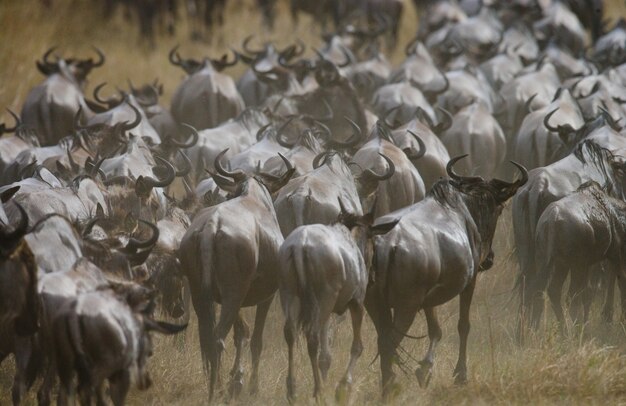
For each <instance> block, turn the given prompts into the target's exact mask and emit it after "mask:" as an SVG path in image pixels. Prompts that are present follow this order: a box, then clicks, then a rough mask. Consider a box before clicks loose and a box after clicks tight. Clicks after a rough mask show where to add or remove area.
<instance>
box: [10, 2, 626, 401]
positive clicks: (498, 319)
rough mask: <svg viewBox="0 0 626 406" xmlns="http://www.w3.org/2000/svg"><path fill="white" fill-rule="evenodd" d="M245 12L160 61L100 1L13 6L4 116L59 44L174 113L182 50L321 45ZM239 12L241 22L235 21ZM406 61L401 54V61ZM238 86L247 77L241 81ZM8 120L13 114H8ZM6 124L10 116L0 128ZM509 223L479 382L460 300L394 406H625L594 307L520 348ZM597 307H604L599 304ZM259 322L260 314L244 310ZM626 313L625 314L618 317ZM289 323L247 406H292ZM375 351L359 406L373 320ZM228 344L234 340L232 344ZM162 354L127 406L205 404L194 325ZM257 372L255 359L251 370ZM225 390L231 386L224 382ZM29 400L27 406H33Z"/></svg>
mask: <svg viewBox="0 0 626 406" xmlns="http://www.w3.org/2000/svg"><path fill="white" fill-rule="evenodd" d="M249 3H251V2H250V1H247V2H241V3H240V4H244V7H239V6H238V7H237V10H234V9H233V8H234V7H235V6H231V7H230V9H229V10H228V15H229V16H230V17H229V18H228V20H227V21H229V22H231V23H229V24H228V26H227V27H226V28H225V29H224V31H223V32H222V34H221V39H220V38H215V39H214V41H213V42H212V44H197V43H190V42H189V41H188V40H187V30H186V28H185V27H181V28H180V29H179V30H178V33H177V36H176V38H168V37H161V38H160V39H159V40H158V44H157V47H156V49H154V50H151V49H149V48H148V47H146V46H145V45H142V44H140V43H139V41H138V36H137V32H136V30H134V29H129V28H128V27H127V26H126V24H125V22H124V20H123V18H122V17H121V16H116V18H115V19H114V20H113V21H112V22H110V23H107V24H99V23H97V21H98V20H99V19H100V18H101V17H100V16H99V12H98V10H97V9H94V2H92V1H87V0H54V9H53V10H52V11H49V10H44V9H42V7H41V6H40V4H39V1H38V0H22V1H20V0H4V1H1V2H0V38H1V40H0V107H10V108H12V109H15V110H16V111H19V108H20V106H21V104H22V103H23V101H24V98H25V96H26V94H27V92H28V90H29V89H30V88H31V87H32V86H34V85H36V84H37V83H38V82H40V81H41V80H42V76H41V75H40V74H39V73H38V72H37V70H36V68H35V64H34V61H35V59H36V58H39V57H40V56H41V55H42V54H43V52H44V51H45V50H46V49H47V48H48V47H49V46H51V45H55V44H56V45H59V46H60V47H61V50H62V52H63V53H64V54H65V55H71V54H72V53H74V52H76V53H77V54H79V55H86V54H89V53H90V52H91V51H90V49H89V46H90V45H92V44H93V45H96V46H99V47H101V48H102V49H103V50H104V51H105V52H106V54H107V63H106V65H105V67H103V68H101V69H97V70H95V71H94V73H93V75H92V76H91V78H90V79H91V84H90V86H89V91H90V89H92V88H93V87H94V85H95V84H97V83H100V82H101V81H108V82H109V83H110V84H111V89H110V90H112V88H113V86H115V85H117V86H125V83H126V79H127V78H129V79H131V80H133V81H134V82H135V83H143V82H146V81H151V80H153V79H154V78H155V77H159V79H160V80H161V81H162V82H163V83H164V85H165V92H166V94H165V100H166V105H167V103H168V100H169V98H170V97H171V94H172V92H173V90H174V89H175V86H176V85H177V84H178V83H179V82H180V80H181V78H182V77H183V72H182V70H180V69H177V68H175V67H173V66H171V65H170V64H169V63H168V62H167V52H168V51H169V49H170V48H171V47H172V46H173V45H175V44H176V43H181V44H182V48H181V51H182V53H183V55H190V56H191V55H193V56H199V55H212V56H217V55H219V54H220V53H221V52H223V51H224V50H225V49H227V47H228V46H238V45H239V44H240V43H241V40H242V39H243V38H245V36H247V35H248V34H249V33H251V32H255V33H259V36H260V37H261V38H268V39H270V38H271V39H274V40H276V42H278V43H279V44H280V45H283V44H286V43H287V42H290V41H292V40H293V39H295V38H296V37H299V38H302V39H303V40H304V41H305V42H306V43H308V44H319V41H318V40H317V32H318V31H317V29H316V28H315V27H314V26H313V25H312V24H311V21H310V20H309V19H306V18H304V19H302V24H301V26H300V27H297V28H296V29H295V30H294V29H293V27H292V25H291V22H290V21H289V19H288V18H287V17H286V16H285V15H284V14H285V13H284V11H285V5H284V4H281V10H282V11H283V13H282V14H283V15H282V16H281V17H280V18H279V20H278V23H277V27H278V29H277V32H276V33H274V34H269V33H265V32H263V31H262V29H261V28H260V19H259V17H258V15H257V14H256V12H255V11H254V10H252V9H250V8H249V7H248V6H247V5H248V4H249ZM235 11H236V12H235ZM618 15H626V9H625V6H624V4H623V2H621V1H615V2H611V3H609V5H608V7H607V16H609V17H616V16H618ZM415 21H416V18H415V13H414V11H413V10H412V9H410V10H409V12H408V13H406V15H405V17H404V20H403V23H402V30H401V41H400V43H401V44H402V43H406V41H407V40H408V39H409V38H410V37H411V36H412V34H413V32H414V31H415V29H416V23H415ZM400 58H401V49H400V50H398V51H396V53H395V54H394V55H393V58H392V60H393V61H396V62H397V61H398V60H399V59H400ZM231 72H232V73H233V75H236V74H238V73H239V72H241V68H236V69H233V70H232V71H231ZM2 114H4V115H2ZM2 119H5V120H6V119H8V116H7V115H6V114H5V113H0V120H2ZM510 223H511V222H510V212H509V211H508V210H507V211H506V212H505V214H504V215H503V216H502V219H501V221H500V225H499V229H498V233H497V236H496V239H495V243H494V246H495V251H496V256H497V258H496V264H495V266H494V267H493V269H492V270H490V271H488V272H486V273H484V274H481V276H480V277H479V282H478V287H477V292H476V294H475V299H474V303H473V305H472V312H471V321H472V329H471V332H470V338H469V346H468V374H469V376H468V378H469V383H468V384H467V385H466V386H463V387H457V386H455V385H454V384H453V379H452V370H453V368H454V365H455V363H456V358H457V351H458V349H457V346H458V335H457V332H456V322H457V318H458V309H457V308H458V300H454V301H453V302H452V303H449V304H447V305H445V306H442V307H441V309H440V310H439V316H440V320H441V322H442V328H443V331H444V337H443V340H442V341H441V343H440V345H439V348H438V351H437V356H436V361H435V367H434V372H433V378H432V381H431V384H430V386H429V387H428V388H427V389H420V388H419V387H418V385H417V383H416V379H415V377H414V376H413V373H412V372H410V373H409V374H408V375H403V374H402V372H400V370H399V369H398V368H396V371H397V373H398V382H399V384H400V385H401V387H402V391H401V392H400V393H399V394H398V396H397V397H396V398H395V399H393V401H392V402H391V403H393V404H416V403H423V404H426V403H428V404H529V403H532V404H606V403H611V404H618V403H623V404H626V355H625V354H624V348H625V347H624V342H625V339H626V334H624V326H623V325H621V324H619V323H614V324H612V325H604V324H602V323H601V322H600V321H598V320H599V317H598V309H596V308H594V312H593V314H592V322H591V323H590V324H589V325H588V326H586V329H585V331H584V332H581V331H580V330H576V329H574V330H571V331H569V332H568V334H566V336H565V337H563V336H561V335H560V334H558V333H557V331H556V326H555V325H554V323H553V316H552V315H551V314H550V312H548V314H549V317H548V318H547V320H546V321H544V322H543V324H542V327H541V329H540V331H539V332H538V333H537V334H536V335H535V336H533V337H530V339H529V340H528V342H527V343H526V345H525V346H521V347H520V346H518V345H517V343H516V340H515V321H516V316H517V309H518V302H517V298H516V296H515V294H514V292H513V291H512V288H513V285H514V280H515V276H516V272H517V269H516V265H515V258H514V250H513V243H512V241H511V224H510ZM596 307H598V304H596ZM245 312H246V316H247V320H249V321H251V320H252V317H250V316H251V314H252V313H251V311H250V310H246V311H245ZM618 312H619V311H618ZM347 320H348V319H346V321H343V322H342V323H340V324H339V326H338V329H337V332H336V334H335V340H334V341H335V342H334V344H333V363H332V366H331V371H330V375H329V380H328V382H327V396H326V399H327V400H328V402H329V403H332V402H333V399H334V397H333V394H334V385H335V383H336V382H337V381H338V379H339V377H340V376H341V374H342V373H343V371H344V369H345V364H346V362H347V357H348V352H349V346H350V340H351V330H350V325H349V324H350V323H349V322H348V321H347ZM282 323H283V317H282V315H281V314H280V308H279V306H278V301H277V300H276V301H275V303H274V304H273V307H272V309H271V311H270V316H269V318H268V322H267V325H266V330H265V347H264V352H263V355H262V363H261V376H260V388H261V389H260V393H259V394H258V395H256V396H251V395H249V394H247V393H245V394H244V395H242V397H241V399H240V403H241V404H254V405H267V404H287V402H286V398H285V377H286V368H287V353H286V345H285V343H284V339H283V335H282ZM363 330H364V331H363V336H364V341H365V342H364V344H365V351H364V353H363V356H362V358H361V359H360V361H359V364H358V366H357V369H356V372H355V377H354V378H355V381H354V388H353V393H352V396H351V398H350V402H349V403H350V404H355V405H357V404H378V403H380V402H381V400H380V382H379V381H380V373H379V366H378V362H377V361H376V362H373V363H372V360H374V358H375V355H376V350H375V343H376V338H375V337H376V336H375V332H374V329H373V326H372V324H371V322H370V321H369V320H366V323H365V324H364V328H363ZM425 332H426V328H425V323H424V320H423V317H422V316H421V314H420V315H418V317H417V319H416V322H415V323H414V326H413V328H412V330H411V333H412V334H414V335H421V334H425ZM229 340H230V339H229ZM155 344H156V346H155V355H154V357H153V358H152V359H151V362H150V370H151V373H152V377H153V380H154V386H153V387H152V388H151V389H150V390H149V391H147V392H139V391H136V390H133V391H132V392H131V394H130V396H129V399H128V403H129V404H133V405H146V404H150V405H178V404H180V405H183V404H184V405H196V404H206V403H207V387H206V380H205V377H204V374H203V371H202V363H201V360H200V355H199V348H198V338H197V325H196V321H195V318H194V319H192V324H191V326H190V327H189V329H188V331H187V333H186V336H185V337H184V338H181V337H177V338H174V339H172V338H163V337H155ZM426 346H427V340H420V341H415V340H410V339H405V340H404V342H403V348H404V349H405V350H406V352H407V353H408V354H410V358H409V357H407V356H406V355H403V357H404V358H405V360H406V365H407V367H408V369H409V370H410V371H413V370H414V369H415V367H416V365H417V362H416V360H419V359H421V357H422V356H423V353H424V352H425V350H426ZM233 352H234V349H233V347H232V345H231V341H229V342H228V348H227V351H226V356H225V362H224V368H223V374H224V378H226V377H227V373H228V371H229V370H230V363H231V362H232V358H233V355H234V354H233ZM245 362H246V364H245V365H246V370H248V369H249V356H247V357H246V359H245ZM297 365H298V367H299V368H298V370H297V375H296V377H297V389H298V395H299V398H298V399H299V400H298V403H300V404H313V401H312V399H311V398H310V394H311V391H312V379H311V374H310V365H309V361H308V358H307V356H306V351H305V346H304V340H302V339H300V340H299V342H298V346H297ZM12 376H13V365H12V363H11V362H10V361H9V362H5V363H3V364H2V366H1V367H0V404H8V403H9V402H10V393H9V392H10V391H9V388H10V385H11V382H12ZM224 381H226V379H224ZM35 403H36V400H35V396H34V394H33V393H32V392H31V393H30V394H29V397H28V399H27V400H26V404H28V405H30V404H35Z"/></svg>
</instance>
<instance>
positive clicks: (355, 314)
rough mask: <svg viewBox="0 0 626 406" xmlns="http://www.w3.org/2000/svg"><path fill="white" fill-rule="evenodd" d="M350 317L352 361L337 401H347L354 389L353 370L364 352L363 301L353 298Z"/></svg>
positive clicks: (343, 379) (340, 385)
mask: <svg viewBox="0 0 626 406" xmlns="http://www.w3.org/2000/svg"><path fill="white" fill-rule="evenodd" d="M349 308H350V317H351V318H352V347H351V348H350V361H349V362H348V368H347V369H346V373H345V375H344V376H343V378H342V379H341V381H340V382H339V385H338V386H337V391H336V393H335V398H336V399H337V402H345V401H347V397H348V394H349V393H350V389H352V371H354V367H355V365H356V362H357V360H358V359H359V357H360V356H361V354H362V353H363V342H362V340H361V325H362V324H363V313H364V308H363V303H359V302H358V301H357V300H354V299H353V300H352V301H351V302H350V304H349Z"/></svg>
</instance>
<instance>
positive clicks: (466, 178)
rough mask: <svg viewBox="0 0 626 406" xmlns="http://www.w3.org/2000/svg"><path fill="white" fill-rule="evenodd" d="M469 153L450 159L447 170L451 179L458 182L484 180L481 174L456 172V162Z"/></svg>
mask: <svg viewBox="0 0 626 406" xmlns="http://www.w3.org/2000/svg"><path fill="white" fill-rule="evenodd" d="M467 155H468V154H463V155H459V156H457V157H454V158H452V159H451V160H450V161H448V164H447V165H446V172H447V173H448V176H449V177H450V179H453V180H456V181H458V182H462V181H476V180H482V178H481V177H480V176H460V175H458V174H457V173H456V172H454V168H453V167H454V164H455V163H457V162H458V161H460V160H461V159H463V158H465V157H466V156H467Z"/></svg>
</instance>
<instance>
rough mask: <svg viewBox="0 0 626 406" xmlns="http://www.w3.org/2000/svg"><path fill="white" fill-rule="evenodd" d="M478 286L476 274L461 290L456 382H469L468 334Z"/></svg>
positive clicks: (455, 369) (455, 370) (455, 371)
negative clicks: (473, 299) (471, 309)
mask: <svg viewBox="0 0 626 406" xmlns="http://www.w3.org/2000/svg"><path fill="white" fill-rule="evenodd" d="M475 286H476V274H474V277H473V279H472V281H471V282H470V283H469V285H467V287H466V288H465V290H464V291H463V292H461V295H460V296H461V298H460V299H461V300H460V309H459V324H458V330H459V339H460V342H459V360H458V361H457V363H456V368H454V373H453V375H454V383H456V384H464V383H466V382H467V336H468V335H469V331H470V320H469V315H470V306H471V304H472V296H473V295H474V287H475Z"/></svg>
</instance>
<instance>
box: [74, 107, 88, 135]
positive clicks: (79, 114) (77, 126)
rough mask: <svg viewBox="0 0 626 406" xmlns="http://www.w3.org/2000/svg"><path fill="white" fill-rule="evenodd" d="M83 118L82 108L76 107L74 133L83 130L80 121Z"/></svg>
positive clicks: (83, 127)
mask: <svg viewBox="0 0 626 406" xmlns="http://www.w3.org/2000/svg"><path fill="white" fill-rule="evenodd" d="M82 116H83V106H79V107H78V111H77V112H76V114H74V131H78V130H84V129H85V128H87V127H85V126H83V125H82V124H81V123H80V121H81V118H82Z"/></svg>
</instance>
